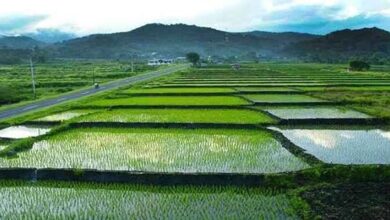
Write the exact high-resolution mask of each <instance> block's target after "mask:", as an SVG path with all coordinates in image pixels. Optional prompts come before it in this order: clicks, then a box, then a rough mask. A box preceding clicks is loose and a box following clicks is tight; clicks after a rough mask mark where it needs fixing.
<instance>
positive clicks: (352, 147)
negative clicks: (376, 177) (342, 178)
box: [274, 128, 390, 164]
mask: <svg viewBox="0 0 390 220" xmlns="http://www.w3.org/2000/svg"><path fill="white" fill-rule="evenodd" d="M274 129H276V130H278V131H280V132H282V133H283V135H284V136H286V137H287V138H288V139H289V140H290V141H292V142H293V143H294V144H296V145H297V146H300V147H301V148H303V149H305V150H306V151H307V152H308V153H310V154H312V155H314V156H315V157H317V158H319V159H320V160H322V161H324V162H326V163H336V164H390V132H389V131H384V130H379V129H374V130H322V129H277V128H274Z"/></svg>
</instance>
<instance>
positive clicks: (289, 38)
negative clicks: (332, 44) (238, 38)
mask: <svg viewBox="0 0 390 220" xmlns="http://www.w3.org/2000/svg"><path fill="white" fill-rule="evenodd" d="M245 34H249V35H253V36H256V37H262V38H268V39H272V40H275V41H278V43H280V44H282V45H283V46H286V45H289V44H291V43H297V42H302V41H307V40H313V39H317V38H319V37H321V35H314V34H307V33H297V32H267V31H252V32H246V33H245Z"/></svg>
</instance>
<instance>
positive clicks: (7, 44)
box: [0, 36, 46, 49]
mask: <svg viewBox="0 0 390 220" xmlns="http://www.w3.org/2000/svg"><path fill="white" fill-rule="evenodd" d="M45 45H46V44H45V43H43V42H40V41H37V40H34V39H32V38H30V37H25V36H17V37H1V38H0V48H7V49H31V48H33V47H35V46H38V47H43V46H45Z"/></svg>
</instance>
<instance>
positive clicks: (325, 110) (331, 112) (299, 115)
mask: <svg viewBox="0 0 390 220" xmlns="http://www.w3.org/2000/svg"><path fill="white" fill-rule="evenodd" d="M261 109H264V110H265V111H267V112H269V113H270V114H272V115H274V116H276V117H278V118H281V119H316V118H324V119H332V118H371V116H369V115H366V114H364V113H361V112H357V111H354V110H350V109H343V108H337V107H285V108H283V107H279V108H270V107H268V108H261Z"/></svg>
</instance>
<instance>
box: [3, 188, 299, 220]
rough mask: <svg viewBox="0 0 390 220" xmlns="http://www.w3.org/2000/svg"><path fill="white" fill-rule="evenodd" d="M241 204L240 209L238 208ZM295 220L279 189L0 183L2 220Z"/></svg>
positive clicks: (290, 202) (288, 200)
mask: <svg viewBox="0 0 390 220" xmlns="http://www.w3.org/2000/svg"><path fill="white" fill-rule="evenodd" d="M237 201H240V205H237ZM124 217H126V219H298V216H297V214H296V213H295V212H294V210H293V208H292V200H291V199H289V198H288V197H287V196H286V194H284V193H282V192H278V191H277V190H263V189H257V188H252V189H245V188H237V187H158V186H136V185H115V184H109V185H103V184H86V183H61V182H43V183H35V184H34V183H22V182H4V181H2V182H0V218H2V219H106V218H112V219H123V218H124Z"/></svg>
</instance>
